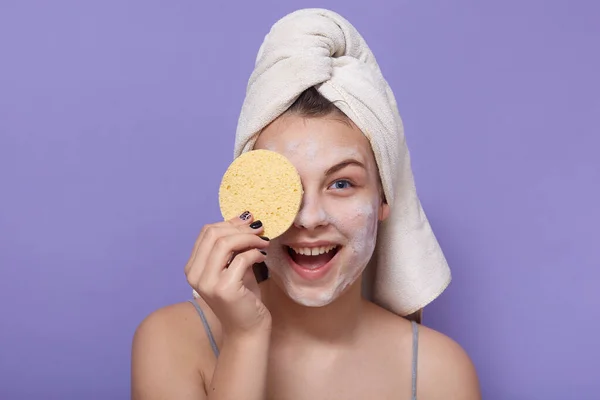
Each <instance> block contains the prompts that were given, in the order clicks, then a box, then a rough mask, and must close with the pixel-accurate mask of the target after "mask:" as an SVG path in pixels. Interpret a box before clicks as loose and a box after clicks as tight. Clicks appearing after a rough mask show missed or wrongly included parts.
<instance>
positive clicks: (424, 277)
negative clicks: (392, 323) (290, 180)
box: [234, 9, 451, 316]
mask: <svg viewBox="0 0 600 400" xmlns="http://www.w3.org/2000/svg"><path fill="white" fill-rule="evenodd" d="M313 86H314V87H316V89H317V90H318V91H319V93H321V94H322V95H323V96H324V97H325V98H327V99H328V100H330V101H332V102H335V105H336V106H337V107H338V108H340V109H341V111H343V112H344V113H345V114H346V115H347V116H348V117H349V118H350V119H351V120H352V121H353V122H354V123H355V124H356V126H357V127H358V128H359V129H360V130H361V131H362V132H363V133H364V134H365V135H366V137H367V138H368V139H369V141H370V143H371V147H372V148H373V153H374V155H375V160H376V162H377V165H378V167H379V173H380V176H381V183H382V185H383V189H384V192H385V196H386V199H387V202H388V203H389V205H390V211H391V212H390V216H389V217H388V219H387V220H385V221H384V222H383V223H382V224H381V226H380V229H379V233H378V238H377V245H376V248H375V253H374V256H373V259H372V260H371V265H370V267H369V268H370V269H372V271H371V272H372V273H374V276H373V277H372V279H373V281H369V282H367V283H366V286H365V287H366V289H367V293H369V294H368V297H370V298H371V299H372V300H373V301H374V302H375V303H377V304H379V305H381V306H382V307H384V308H386V309H388V310H390V311H392V312H394V313H396V314H398V315H403V316H404V315H408V314H411V313H413V312H416V311H418V310H419V309H421V308H423V307H424V306H425V305H427V304H428V303H430V302H431V301H432V300H434V299H435V298H436V297H437V296H439V295H440V294H441V293H442V292H443V291H444V289H445V288H446V287H447V286H448V284H449V283H450V280H451V274H450V268H449V267H448V264H447V262H446V259H445V257H444V255H443V253H442V250H441V249H440V246H439V244H438V242H437V240H436V238H435V236H434V234H433V232H432V230H431V227H430V225H429V222H428V220H427V217H426V216H425V213H424V212H423V209H422V207H421V203H420V201H419V198H418V196H417V193H416V189H415V184H414V179H413V174H412V170H411V165H410V156H409V152H408V149H407V147H406V142H405V139H404V130H403V126H402V121H401V119H400V115H399V113H398V109H397V106H396V100H395V98H394V94H393V93H392V90H391V88H390V87H389V85H388V83H387V81H386V80H385V79H384V77H383V75H382V74H381V71H380V69H379V66H378V65H377V62H376V60H375V57H374V56H373V54H372V52H371V51H370V49H369V47H368V46H367V44H366V42H365V41H364V39H363V38H362V36H361V35H360V34H359V33H358V32H357V30H356V29H355V28H354V27H353V26H352V25H351V24H350V23H349V22H348V21H347V20H346V19H344V18H343V17H341V16H340V15H338V14H337V13H334V12H332V11H329V10H324V9H304V10H299V11H296V12H293V13H291V14H288V15H287V16H285V17H283V18H282V19H280V20H279V21H278V22H276V23H275V24H274V25H273V27H272V28H271V30H270V32H269V33H268V34H267V35H266V37H265V40H264V42H263V43H262V45H261V47H260V49H259V52H258V56H257V59H256V65H255V69H254V72H253V73H252V75H251V77H250V80H249V82H248V87H247V93H246V98H245V100H244V103H243V106H242V111H241V114H240V118H239V122H238V127H237V131H236V139H235V149H234V157H238V156H239V155H240V154H242V153H243V152H246V151H249V150H252V148H253V146H254V143H255V141H256V139H257V135H258V133H260V131H261V130H262V129H263V128H265V127H266V126H267V125H268V124H269V123H271V122H272V121H273V120H275V119H276V118H277V117H279V116H280V115H281V114H282V113H284V112H285V111H286V110H287V109H288V108H289V107H290V106H291V105H292V104H293V102H294V101H295V100H296V99H297V98H298V96H299V95H300V94H301V93H302V92H303V91H305V90H306V89H308V88H310V87H313Z"/></svg>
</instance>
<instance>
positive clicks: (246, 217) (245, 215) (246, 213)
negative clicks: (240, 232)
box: [240, 211, 251, 221]
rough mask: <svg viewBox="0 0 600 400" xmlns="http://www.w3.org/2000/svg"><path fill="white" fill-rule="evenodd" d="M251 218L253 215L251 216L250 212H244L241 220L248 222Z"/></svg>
mask: <svg viewBox="0 0 600 400" xmlns="http://www.w3.org/2000/svg"><path fill="white" fill-rule="evenodd" d="M250 216H251V215H250V211H244V212H243V213H242V215H240V219H241V220H242V221H248V219H249V218H250Z"/></svg>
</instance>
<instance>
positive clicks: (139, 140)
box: [0, 0, 600, 400]
mask: <svg viewBox="0 0 600 400" xmlns="http://www.w3.org/2000/svg"><path fill="white" fill-rule="evenodd" d="M235 3H236V4H232V2H222V3H220V2H216V1H212V2H204V1H156V0H152V1H149V0H145V1H141V0H137V1H123V0H119V1H117V0H111V1H106V0H105V1H95V2H90V1H58V0H54V1H18V0H12V1H11V0H2V1H1V2H0V183H1V186H0V190H1V194H0V299H1V300H0V324H1V329H0V398H1V399H3V400H4V399H7V400H9V399H10V400H12V399H33V398H44V399H76V398H77V399H109V398H110V399H126V398H129V379H130V377H129V368H130V346H131V338H132V335H133V332H134V329H135V328H136V326H137V325H138V323H139V322H140V321H141V320H142V318H144V317H145V316H146V315H147V314H148V313H150V312H151V311H152V310H155V309H157V308H159V307H161V306H164V305H166V304H170V303H173V302H179V301H183V300H186V299H188V298H189V297H190V294H191V293H190V289H189V287H188V286H187V284H186V282H185V279H184V275H183V266H184V264H185V262H186V259H187V257H188V255H189V252H190V250H191V246H192V244H193V241H194V239H195V236H196V234H197V233H198V231H199V230H200V228H201V226H202V225H203V224H204V223H207V222H212V221H215V220H218V219H219V217H220V215H219V211H218V206H217V198H216V194H217V187H218V183H219V180H220V177H221V174H222V173H223V172H224V170H225V168H226V167H227V165H228V164H229V162H230V161H231V155H232V147H233V137H234V130H235V126H236V122H237V116H238V113H239V110H240V106H241V102H242V99H243V95H244V90H245V84H246V81H247V79H248V76H249V74H250V72H251V70H252V67H253V61H254V57H255V54H256V51H257V50H258V46H259V45H260V43H261V41H262V38H263V36H264V34H265V33H266V32H267V30H268V28H269V27H270V26H271V24H272V23H273V22H275V21H276V20H277V19H278V18H280V17H281V16H283V15H284V14H285V13H287V12H290V11H292V10H294V9H296V8H300V7H309V6H322V7H328V8H332V9H334V10H336V11H338V12H340V13H342V14H343V15H344V16H346V17H347V18H348V19H350V21H351V22H353V23H354V24H355V25H356V27H357V28H358V29H359V30H360V31H361V32H362V33H363V35H364V36H365V38H366V39H367V42H368V43H369V44H370V46H371V47H372V49H373V51H374V52H375V54H376V56H377V57H378V60H379V62H380V64H381V68H382V69H383V71H384V74H385V75H386V76H387V78H388V80H389V81H390V84H391V85H392V87H393V88H394V91H395V93H396V95H397V98H398V102H399V107H400V111H401V114H402V116H403V118H404V121H405V124H406V132H407V137H408V141H409V146H410V148H411V151H412V156H413V166H414V172H415V175H416V178H417V185H418V188H419V192H420V196H421V198H422V201H423V204H424V206H425V208H426V211H427V212H428V215H429V217H430V219H431V222H432V224H433V226H434V229H435V231H436V233H437V235H438V236H439V239H440V242H441V244H442V246H443V248H444V250H445V252H446V254H447V257H448V260H449V262H450V263H451V266H452V268H453V274H454V282H453V284H452V285H451V286H450V288H449V289H448V290H447V291H446V292H445V293H444V294H443V296H442V297H440V298H439V299H438V300H437V301H436V302H434V303H433V304H432V305H431V306H430V307H429V308H428V309H427V310H426V314H425V322H426V324H428V325H430V326H432V327H434V328H437V329H439V330H441V331H443V332H445V333H447V334H448V335H450V336H451V337H453V338H454V339H456V340H457V341H458V342H459V343H460V344H461V345H463V346H464V348H465V349H466V350H467V351H468V352H469V354H470V355H471V357H472V359H473V361H474V362H475V364H476V367H477V369H478V372H479V376H480V380H481V385H482V390H483V394H484V398H485V399H510V400H515V399H527V400H531V399H544V400H550V399H561V400H562V399H567V398H568V399H575V398H576V399H578V400H584V399H598V398H599V397H598V396H600V395H599V394H598V393H599V392H600V378H599V376H600V345H599V344H598V338H600V323H599V322H598V318H597V317H598V309H599V308H600V293H599V292H600V290H599V289H598V282H599V281H600V272H599V269H598V267H599V266H600V246H599V244H598V235H597V229H598V226H599V222H600V221H599V211H598V204H600V183H599V181H600V162H599V158H598V147H599V146H600V139H599V134H598V133H599V132H598V125H597V124H598V117H599V116H600V97H599V93H600V83H599V81H600V79H599V77H598V73H599V71H600V51H599V48H600V24H599V23H598V21H599V20H600V17H599V15H600V5H599V3H598V2H597V1H594V0H590V1H572V0H571V1H567V0H565V1H548V0H536V1H534V0H530V1H523V0H521V1H517V0H511V1H494V2H490V1H487V2H482V1H474V0H473V1H457V0H455V1H447V0H435V1H406V0H403V1H399V0H388V1H383V0H379V1H375V0H369V1H351V2H349V1H344V0H335V1H334V0H331V1H322V2H320V3H315V2H303V1H289V0H288V1H285V2H284V1H267V0H260V1H257V0H254V1H237V2H235Z"/></svg>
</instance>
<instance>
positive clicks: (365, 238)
mask: <svg viewBox="0 0 600 400" xmlns="http://www.w3.org/2000/svg"><path fill="white" fill-rule="evenodd" d="M334 210H335V211H334ZM327 214H328V216H329V217H330V218H331V221H330V223H332V224H333V225H334V226H335V227H336V228H337V229H338V230H339V231H340V232H341V233H342V234H343V235H344V236H345V237H346V238H347V239H348V242H349V243H348V245H349V246H350V247H351V248H352V249H353V251H354V252H355V253H361V254H362V253H364V252H369V251H370V250H371V249H372V247H373V246H374V243H375V239H376V233H377V204H376V203H374V202H368V201H365V200H362V201H361V200H355V201H348V202H338V204H336V205H335V207H330V212H328V213H327Z"/></svg>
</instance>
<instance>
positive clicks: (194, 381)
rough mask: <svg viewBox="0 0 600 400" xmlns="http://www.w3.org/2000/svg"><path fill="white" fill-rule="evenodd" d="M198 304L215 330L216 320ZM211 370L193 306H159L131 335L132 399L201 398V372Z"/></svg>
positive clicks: (210, 358) (205, 340)
mask: <svg viewBox="0 0 600 400" xmlns="http://www.w3.org/2000/svg"><path fill="white" fill-rule="evenodd" d="M198 303H199V304H201V306H202V307H203V310H204V311H205V314H206V316H207V319H208V320H209V323H212V326H211V329H214V330H216V331H218V330H219V327H218V322H217V321H216V317H214V315H213V314H212V312H210V309H209V308H208V307H207V306H206V305H205V304H203V303H202V302H201V301H199V302H198ZM211 368H214V355H213V353H212V349H211V347H210V343H209V341H208V337H207V336H206V333H205V331H204V328H203V326H202V321H201V319H200V317H199V316H198V313H197V311H196V310H195V308H194V306H193V304H191V303H189V302H182V303H176V304H172V305H169V306H166V307H162V308H160V309H158V310H156V311H154V312H152V313H151V314H149V315H148V316H146V317H145V318H144V319H143V320H142V322H141V323H140V324H139V326H138V327H137V329H136V331H135V334H134V336H133V342H132V350H131V390H132V399H134V400H153V399H163V398H179V399H188V398H189V399H192V398H194V399H202V398H205V382H206V377H205V371H209V370H212V369H211Z"/></svg>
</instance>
